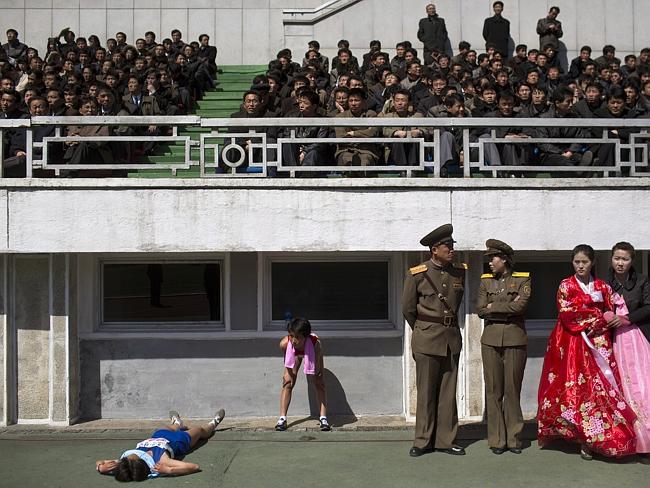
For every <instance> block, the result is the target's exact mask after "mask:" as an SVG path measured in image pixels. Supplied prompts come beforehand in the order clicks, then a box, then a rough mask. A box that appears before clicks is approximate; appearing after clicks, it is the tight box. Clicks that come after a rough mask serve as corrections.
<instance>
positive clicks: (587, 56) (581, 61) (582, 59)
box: [567, 46, 593, 80]
mask: <svg viewBox="0 0 650 488" xmlns="http://www.w3.org/2000/svg"><path fill="white" fill-rule="evenodd" d="M588 62H589V63H591V62H593V60H592V59H591V47H590V46H582V47H581V48H580V55H579V56H578V57H576V58H573V59H572V60H571V65H570V66H569V73H568V75H567V77H568V78H569V79H570V80H575V79H577V78H578V76H580V74H581V73H582V71H583V70H584V67H585V64H586V63H588Z"/></svg>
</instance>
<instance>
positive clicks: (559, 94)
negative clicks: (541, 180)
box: [534, 86, 593, 166]
mask: <svg viewBox="0 0 650 488" xmlns="http://www.w3.org/2000/svg"><path fill="white" fill-rule="evenodd" d="M572 105H573V91H572V90H571V89H570V88H568V87H566V86H561V87H559V88H557V89H556V90H555V91H554V92H553V95H552V96H551V107H550V109H549V110H548V111H546V112H545V113H543V114H542V115H540V122H542V123H550V124H551V125H550V126H548V127H547V126H539V127H538V128H537V129H535V131H534V135H535V137H538V138H548V139H556V138H566V139H583V138H588V137H590V132H589V130H585V129H583V128H582V127H560V126H558V125H554V124H553V123H552V122H549V121H548V119H570V118H578V116H577V115H576V114H575V112H574V111H572V110H571V106H572ZM537 147H538V148H539V150H540V162H541V164H542V165H543V166H589V165H591V164H592V162H593V153H592V152H591V151H589V150H587V146H586V145H585V144H580V143H579V142H567V143H558V142H554V143H553V142H547V143H540V144H538V146H537Z"/></svg>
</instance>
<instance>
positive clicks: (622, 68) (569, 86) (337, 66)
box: [0, 1, 650, 176]
mask: <svg viewBox="0 0 650 488" xmlns="http://www.w3.org/2000/svg"><path fill="white" fill-rule="evenodd" d="M493 9H494V15H493V16H492V17H489V18H487V19H485V23H484V29H483V37H484V39H485V41H486V42H485V45H484V46H482V47H481V48H480V49H478V50H477V49H473V48H472V46H471V45H470V44H469V43H468V42H466V41H461V42H460V43H459V44H458V50H457V51H456V53H455V54H454V53H451V52H449V49H448V47H449V46H450V43H449V39H448V34H447V29H446V25H445V21H444V19H443V18H441V17H440V16H439V15H438V13H437V12H436V8H435V6H434V5H432V4H430V5H427V6H426V17H424V18H423V19H421V20H420V22H419V25H418V31H417V38H418V40H419V41H420V42H421V43H422V44H423V46H424V49H423V50H421V51H419V50H418V48H416V47H414V45H413V44H412V43H411V42H410V41H403V42H399V43H397V44H396V46H395V55H394V56H390V55H389V54H388V53H387V52H385V51H384V50H383V49H382V44H381V42H380V41H379V40H373V41H371V42H370V45H369V49H368V52H365V53H363V54H362V56H360V57H359V58H357V57H356V56H355V55H354V54H353V53H352V51H351V50H350V44H349V42H348V41H346V40H344V39H342V40H340V41H339V43H338V52H337V53H336V56H335V57H333V59H331V60H330V59H328V58H327V56H325V55H324V54H322V53H321V52H320V44H319V43H318V41H316V40H313V41H311V42H309V43H308V45H307V48H306V51H305V52H304V55H301V56H300V58H302V59H300V62H296V60H295V59H294V56H293V53H292V52H291V50H289V49H282V50H281V51H280V52H278V53H277V56H276V58H275V59H273V60H271V61H270V62H269V64H268V70H267V72H266V74H264V75H259V76H256V77H255V78H254V79H253V80H252V85H251V87H250V90H248V91H246V93H245V94H244V95H243V100H242V104H241V107H240V110H239V111H238V112H236V113H234V114H232V117H237V118H259V117H262V118H263V117H297V118H300V117H310V118H311V117H339V118H340V117H346V118H360V119H361V118H369V117H387V118H394V119H398V118H399V119H414V120H408V121H407V120H400V121H397V120H395V125H394V126H392V127H387V128H372V127H367V126H365V125H364V123H363V121H361V120H360V121H359V124H358V126H357V127H346V128H342V127H340V128H337V129H335V130H331V129H329V128H327V127H324V126H320V125H317V126H314V127H292V128H277V127H269V128H267V129H265V132H266V136H267V140H268V141H270V142H273V141H275V140H277V139H278V138H280V137H296V138H305V139H306V138H309V139H314V138H319V139H322V140H323V142H318V143H305V144H299V143H291V144H283V145H282V148H283V149H282V150H283V154H282V155H281V157H282V161H283V164H285V165H296V166H315V165H331V164H333V163H335V164H338V165H341V166H345V165H362V166H371V165H383V164H388V165H393V164H395V165H414V164H417V163H418V162H419V160H420V152H419V146H418V145H417V144H414V143H410V142H406V143H396V142H388V143H385V144H382V143H381V141H378V142H377V143H374V142H368V141H367V140H366V141H364V142H361V141H359V142H355V141H354V140H351V141H350V142H349V143H338V144H331V143H329V144H328V143H327V141H326V139H327V138H328V137H334V136H335V137H337V138H351V139H358V138H381V137H390V138H397V139H404V138H424V139H426V140H431V138H432V136H433V130H432V128H430V127H429V128H425V127H418V123H417V119H418V118H423V117H452V118H453V117H494V118H518V117H519V118H520V117H525V118H540V119H544V120H543V122H544V124H545V125H546V126H543V125H541V124H540V127H538V128H528V129H523V128H521V127H517V124H516V123H514V122H513V127H504V128H499V129H498V130H497V131H496V135H497V137H501V138H506V139H515V138H518V139H521V138H530V137H549V138H550V137H553V138H571V139H581V138H590V137H601V136H602V130H600V129H593V128H591V127H589V126H588V125H586V126H584V127H580V128H562V127H558V126H557V125H554V124H552V123H550V122H549V121H547V120H546V119H556V118H587V119H591V118H608V119H623V118H640V117H646V118H647V117H650V48H645V49H642V50H641V51H640V53H639V55H638V56H636V55H634V54H629V55H627V56H625V57H624V59H623V61H621V60H620V59H619V58H618V57H617V53H616V48H615V47H614V46H611V45H606V46H604V47H603V48H602V55H597V54H596V53H592V49H591V47H590V46H583V47H582V48H581V49H580V54H579V56H578V57H576V58H575V59H573V60H571V61H570V63H567V65H566V66H563V65H562V63H561V62H560V59H559V57H558V50H559V48H560V43H559V39H560V38H561V37H562V36H563V28H562V23H561V21H560V20H559V19H558V16H559V14H560V9H559V8H558V7H552V8H551V9H550V10H549V12H548V14H547V16H546V17H544V18H542V19H539V21H538V23H537V33H538V35H539V38H540V44H539V46H526V45H523V44H519V45H516V46H515V50H514V55H512V53H511V52H510V48H509V46H510V24H509V22H508V20H507V19H506V18H505V17H504V16H503V9H504V5H503V2H500V1H497V2H494V4H493ZM216 54H217V50H216V48H215V47H213V46H210V45H209V37H208V36H207V35H205V34H204V35H202V36H200V37H199V41H198V42H190V43H186V42H184V41H183V40H182V33H181V32H180V31H178V30H173V31H172V32H171V38H169V39H164V40H163V41H162V43H158V42H157V41H156V35H155V34H154V33H153V32H147V33H146V34H145V36H144V38H139V39H136V41H135V43H134V45H130V44H129V43H128V42H127V37H126V35H125V34H124V33H122V32H118V33H117V34H116V35H115V38H114V39H108V40H107V41H106V45H105V46H102V45H101V44H100V41H99V39H98V38H97V36H94V35H92V36H89V37H88V39H86V38H83V37H76V36H75V34H74V32H72V31H70V30H69V29H64V30H63V31H62V32H61V33H60V35H59V37H57V38H51V39H50V40H49V41H48V45H47V47H46V49H45V52H44V53H43V54H42V55H40V54H39V51H38V50H37V49H35V48H32V47H28V46H26V45H25V44H23V43H21V42H20V41H19V39H18V33H17V32H16V31H15V30H14V29H9V30H8V31H7V43H6V44H3V45H2V49H0V74H1V79H0V90H1V92H0V93H1V99H0V118H13V119H16V118H25V117H29V116H33V115H82V116H85V115H175V114H185V113H188V111H189V110H191V108H192V105H193V103H194V102H195V101H196V100H200V99H201V97H202V96H203V93H204V91H205V90H207V89H210V88H212V87H214V86H215V80H216V75H217V66H216V62H215V59H216ZM301 54H302V53H301ZM598 54H600V53H598ZM167 130H168V128H166V127H160V126H150V127H143V128H134V127H127V126H124V127H115V128H113V127H105V126H97V127H95V126H83V125H82V126H77V127H69V128H68V130H67V134H68V135H108V134H111V133H117V134H142V135H147V134H149V135H157V134H164V133H166V132H165V131H167ZM232 131H233V132H248V129H247V128H245V127H239V128H236V129H232ZM53 133H54V128H53V127H39V128H38V130H37V131H36V132H35V133H34V140H35V141H37V142H38V141H39V140H42V138H43V137H46V136H49V135H52V134H53ZM490 133H491V129H490V127H485V128H483V129H475V130H473V131H472V132H471V138H472V141H477V140H479V139H480V138H482V137H483V138H486V137H490ZM630 133H631V131H630V130H625V129H622V128H621V129H612V130H610V131H609V137H610V138H612V139H619V140H621V141H623V142H627V141H628V139H629V135H630ZM4 136H5V141H4V144H5V153H4V154H5V158H6V159H5V161H4V174H5V175H6V176H12V175H13V176H21V175H23V174H24V173H25V152H26V149H25V145H26V137H25V131H22V130H20V129H16V130H12V131H11V130H6V131H5V133H4ZM238 143H239V144H240V145H241V146H242V147H244V148H245V149H246V151H244V152H245V160H246V163H248V162H249V161H248V159H249V156H250V155H253V159H254V160H260V159H261V158H260V157H259V156H260V154H261V149H255V150H253V147H254V146H253V147H251V144H252V143H253V138H248V137H239V138H238ZM152 148H153V144H152V143H146V142H143V143H142V144H139V145H135V144H124V143H107V142H70V143H67V144H65V145H63V144H62V145H61V146H60V147H55V148H52V149H51V150H50V158H58V160H60V161H64V162H68V163H82V162H100V163H101V162H113V161H117V162H124V163H128V162H133V161H135V160H136V159H137V157H138V156H140V155H142V154H146V153H147V152H150V151H151V150H152ZM35 156H36V157H38V151H37V150H35ZM267 156H268V157H269V159H273V158H274V157H275V154H273V152H272V151H271V150H269V154H268V155H267ZM440 156H441V165H442V166H443V173H445V172H446V171H447V170H448V169H450V168H453V167H458V166H460V165H462V164H463V162H464V159H465V156H466V155H465V154H464V152H463V141H462V131H460V130H458V129H451V128H450V129H446V130H443V131H442V133H441V142H440ZM425 157H427V158H429V159H430V158H431V154H429V153H428V152H427V153H425ZM235 158H237V155H235ZM485 158H486V162H487V163H488V164H490V165H494V166H498V165H504V164H505V165H521V164H525V163H531V161H532V162H534V163H536V164H539V165H544V166H547V165H576V166H577V165H580V166H589V165H595V164H598V165H610V164H613V162H614V160H615V153H614V144H600V143H599V144H586V143H585V144H580V143H579V142H578V143H576V142H573V143H567V144H534V143H530V144H522V143H521V141H519V143H517V144H514V143H513V144H495V143H489V142H486V144H485ZM228 159H231V158H230V157H228Z"/></svg>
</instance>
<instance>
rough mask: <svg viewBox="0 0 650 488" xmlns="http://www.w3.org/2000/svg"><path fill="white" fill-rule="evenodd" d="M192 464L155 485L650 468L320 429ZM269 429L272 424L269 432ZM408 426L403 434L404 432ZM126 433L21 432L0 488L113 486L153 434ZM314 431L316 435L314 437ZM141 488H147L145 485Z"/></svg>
mask: <svg viewBox="0 0 650 488" xmlns="http://www.w3.org/2000/svg"><path fill="white" fill-rule="evenodd" d="M227 421H228V420H226V422H224V425H223V426H224V428H223V429H222V430H220V431H219V432H218V433H217V434H216V436H215V437H214V438H213V439H212V440H211V441H210V442H208V443H207V444H206V445H204V446H202V447H201V448H199V449H197V450H196V451H195V452H193V453H191V454H190V455H189V456H188V458H187V459H188V460H191V461H194V462H197V463H199V464H200V465H201V467H202V469H203V471H202V472H201V473H197V474H194V475H190V476H186V477H181V478H167V479H160V480H155V481H149V482H147V483H152V484H154V483H155V486H165V487H176V486H192V487H199V488H201V487H238V488H240V487H251V488H253V487H254V488H257V487H264V488H266V487H269V488H273V487H282V488H286V487H287V486H306V487H336V488H345V487H366V486H367V487H372V488H380V487H390V488H394V487H407V488H408V487H418V486H435V487H447V486H450V487H451V486H453V487H454V488H458V487H481V488H483V487H497V486H498V487H510V486H513V487H515V486H516V487H519V486H526V487H538V486H539V487H544V488H549V487H554V486H560V487H563V486H574V487H582V486H584V487H590V488H598V487H607V488H612V487H614V486H615V487H617V488H618V487H635V488H638V487H642V486H648V477H650V466H645V465H641V464H637V463H635V461H634V460H633V459H631V460H628V461H618V462H616V461H605V460H594V461H591V462H587V461H582V460H581V459H580V458H579V456H578V455H577V453H576V451H575V450H574V449H572V448H571V447H569V446H565V447H564V451H565V452H563V450H562V449H556V450H551V449H544V450H541V449H539V448H538V447H537V446H536V445H535V444H533V446H532V447H529V448H527V449H525V450H524V452H523V454H521V455H515V454H511V453H506V454H503V455H502V456H495V455H494V454H492V453H491V452H490V451H489V450H488V448H487V444H486V442H485V441H484V440H478V441H477V440H474V439H472V437H479V436H476V435H473V434H475V433H477V432H479V431H480V430H481V429H477V428H476V427H469V428H464V429H463V431H462V434H463V435H462V437H463V438H464V440H463V441H462V443H463V444H464V445H466V446H467V456H464V457H460V456H458V457H456V456H449V455H447V454H443V453H433V454H428V455H425V456H422V457H420V458H410V457H409V456H408V449H409V447H410V446H411V439H412V435H413V433H412V431H411V430H409V429H408V428H407V427H404V428H401V429H400V428H394V429H393V430H363V429H356V430H354V429H347V430H345V429H338V430H335V431H333V432H329V433H327V432H326V433H321V432H316V431H314V430H312V428H311V427H313V426H314V425H315V422H314V421H313V420H310V421H306V422H303V423H300V424H298V425H294V426H293V430H292V431H287V432H272V431H268V430H266V431H262V430H251V429H248V430H246V429H243V428H238V429H234V428H232V427H230V428H229V427H228V425H227ZM267 425H268V424H267ZM402 425H404V424H402ZM122 427H123V428H116V429H108V430H107V429H102V428H99V427H97V428H83V427H79V426H76V428H75V429H71V428H68V429H59V430H52V429H45V428H35V427H31V428H30V427H25V426H20V427H14V428H6V429H2V430H0V453H2V454H1V458H0V486H2V487H21V488H22V487H25V488H32V487H34V488H36V487H65V488H68V487H96V486H97V487H101V486H117V482H116V481H114V479H112V478H110V477H107V476H101V475H99V474H97V473H96V472H95V471H94V461H95V460H96V459H100V458H101V459H104V458H111V457H115V456H117V455H118V454H119V453H121V452H122V451H123V450H126V449H128V448H131V447H132V446H133V445H134V444H135V442H136V441H139V440H141V439H143V438H145V437H147V436H148V434H149V433H150V432H149V431H140V430H135V429H130V428H126V427H124V426H122ZM305 427H307V428H305ZM139 486H140V485H139Z"/></svg>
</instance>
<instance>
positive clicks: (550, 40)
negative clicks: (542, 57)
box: [537, 7, 564, 51]
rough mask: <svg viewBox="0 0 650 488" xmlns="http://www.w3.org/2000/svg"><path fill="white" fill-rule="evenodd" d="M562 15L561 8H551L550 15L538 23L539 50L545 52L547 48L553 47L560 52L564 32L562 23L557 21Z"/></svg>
mask: <svg viewBox="0 0 650 488" xmlns="http://www.w3.org/2000/svg"><path fill="white" fill-rule="evenodd" d="M559 14H560V7H551V9H550V10H549V11H548V15H547V16H546V17H544V18H542V19H539V20H538V21H537V34H539V48H540V50H542V51H543V50H545V49H546V46H552V47H553V49H555V50H556V51H559V50H560V41H559V39H560V37H562V35H563V34H564V33H563V32H562V22H560V21H559V20H557V16H558V15H559Z"/></svg>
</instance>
